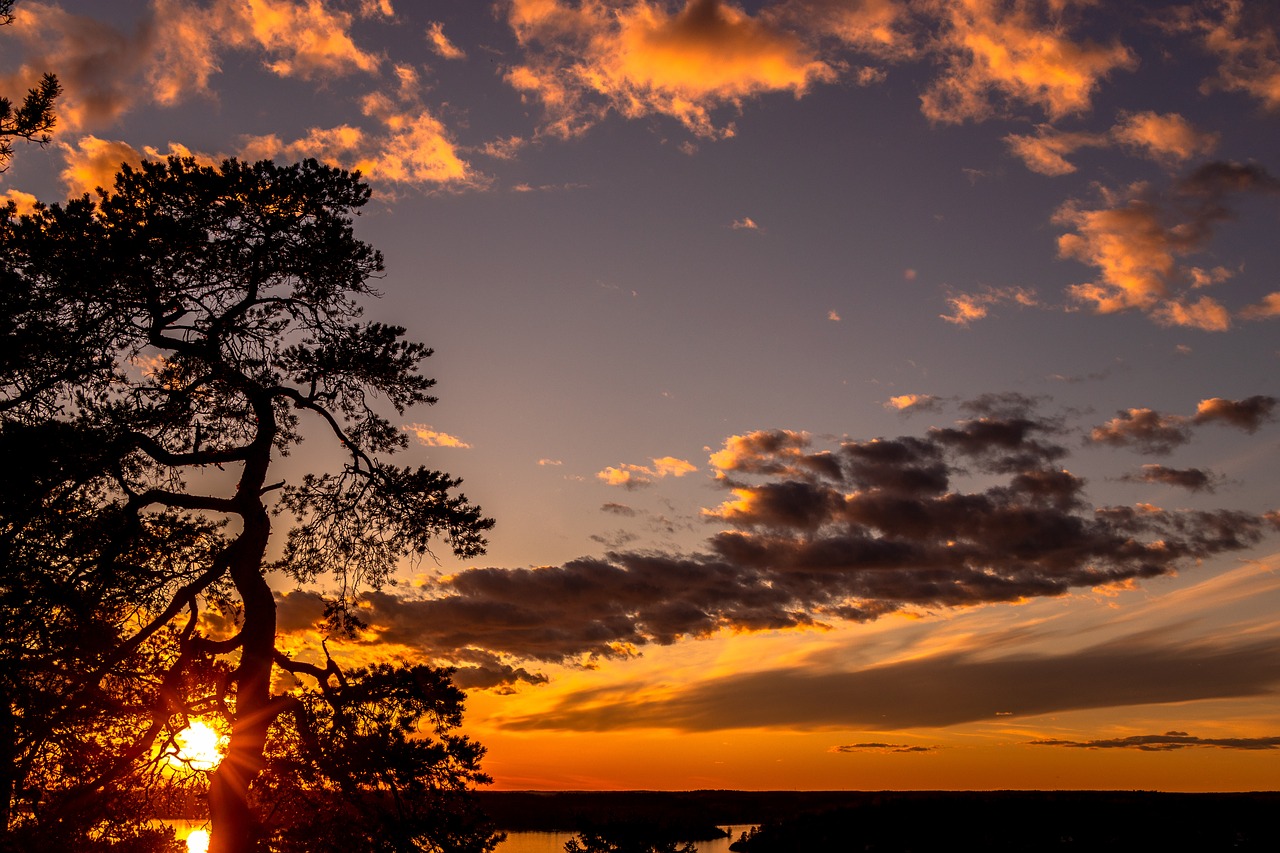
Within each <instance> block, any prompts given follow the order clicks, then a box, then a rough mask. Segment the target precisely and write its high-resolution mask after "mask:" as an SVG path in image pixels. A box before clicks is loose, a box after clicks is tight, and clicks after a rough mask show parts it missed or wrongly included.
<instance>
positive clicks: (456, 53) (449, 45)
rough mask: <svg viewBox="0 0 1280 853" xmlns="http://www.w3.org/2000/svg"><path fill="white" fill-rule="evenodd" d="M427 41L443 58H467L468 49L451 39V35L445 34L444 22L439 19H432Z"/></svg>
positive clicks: (428, 27)
mask: <svg viewBox="0 0 1280 853" xmlns="http://www.w3.org/2000/svg"><path fill="white" fill-rule="evenodd" d="M427 43H428V44H430V45H431V49H432V50H434V51H435V52H436V55H437V56H440V57H441V58H443V59H466V58H467V53H466V51H464V50H462V49H461V48H459V47H458V46H457V45H455V44H454V43H453V42H451V41H449V37H448V36H446V35H445V34H444V24H442V23H440V22H439V21H432V22H431V23H430V24H429V25H428V26H427Z"/></svg>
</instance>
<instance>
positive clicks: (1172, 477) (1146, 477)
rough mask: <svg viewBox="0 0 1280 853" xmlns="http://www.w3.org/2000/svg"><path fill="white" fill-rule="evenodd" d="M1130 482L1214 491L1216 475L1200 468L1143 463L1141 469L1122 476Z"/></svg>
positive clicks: (1195, 490) (1196, 490)
mask: <svg viewBox="0 0 1280 853" xmlns="http://www.w3.org/2000/svg"><path fill="white" fill-rule="evenodd" d="M1120 479H1121V480H1123V481H1125V482H1128V483H1160V484H1163V485H1166V486H1178V487H1179V488H1183V489H1188V490H1190V491H1193V492H1212V491H1213V489H1214V480H1215V478H1214V475H1213V473H1212V472H1210V471H1203V470H1201V469H1199V468H1166V467H1165V466H1163V465H1143V466H1142V469H1141V470H1140V471H1136V472H1133V473H1130V474H1125V475H1124V476H1123V477H1121V478H1120Z"/></svg>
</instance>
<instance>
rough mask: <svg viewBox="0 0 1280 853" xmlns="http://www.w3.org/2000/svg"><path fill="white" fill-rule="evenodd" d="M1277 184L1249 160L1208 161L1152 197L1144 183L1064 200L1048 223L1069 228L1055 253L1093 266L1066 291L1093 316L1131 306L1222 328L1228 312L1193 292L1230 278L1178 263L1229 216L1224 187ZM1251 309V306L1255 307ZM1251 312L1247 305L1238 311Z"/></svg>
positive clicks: (1161, 319)
mask: <svg viewBox="0 0 1280 853" xmlns="http://www.w3.org/2000/svg"><path fill="white" fill-rule="evenodd" d="M1277 188H1278V182H1276V181H1275V179H1273V178H1271V176H1270V175H1267V174H1266V173H1265V172H1264V171H1262V170H1260V169H1258V168H1256V167H1252V166H1240V165H1237V164H1231V163H1210V164H1207V165H1205V166H1202V167H1200V168H1199V169H1197V170H1196V172H1195V173H1193V174H1192V175H1191V176H1189V177H1187V178H1185V179H1183V180H1182V181H1181V182H1180V183H1179V184H1178V186H1177V188H1176V190H1175V192H1174V193H1172V194H1170V195H1168V196H1160V195H1157V194H1155V193H1153V192H1152V191H1151V190H1150V188H1149V187H1148V186H1147V185H1145V184H1135V185H1133V186H1130V187H1128V188H1126V189H1124V190H1121V191H1118V192H1116V191H1107V190H1103V191H1102V205H1101V206H1098V207H1087V206H1085V205H1084V204H1082V203H1081V202H1079V201H1070V202H1068V203H1067V204H1065V205H1063V206H1062V207H1061V208H1060V209H1059V210H1058V212H1057V213H1056V214H1055V215H1054V222H1055V223H1057V224H1059V225H1064V226H1067V227H1068V228H1070V229H1072V231H1071V233H1067V234H1063V235H1062V236H1061V237H1059V238H1058V254H1059V255H1060V256H1061V257H1064V258H1073V259H1075V260H1078V261H1081V262H1083V263H1086V264H1089V265H1091V266H1093V267H1096V268H1097V270H1098V277H1097V278H1096V279H1095V280H1094V281H1091V282H1085V283H1081V284H1076V285H1072V286H1071V287H1070V288H1068V293H1069V294H1070V295H1071V297H1072V298H1073V299H1075V300H1077V301H1078V302H1082V303H1085V304H1087V305H1090V306H1091V307H1092V308H1093V309H1094V310H1095V311H1097V312H1098V313H1101V314H1111V313H1116V312H1120V311H1127V310H1131V309H1136V310H1139V311H1143V312H1144V313H1146V314H1147V315H1148V316H1150V317H1151V318H1152V319H1154V320H1155V321H1156V322H1158V323H1160V324H1162V325H1166V326H1182V327H1188V328H1196V329H1203V330H1206V331H1224V330H1226V329H1228V328H1230V326H1231V312H1230V311H1229V310H1228V309H1227V308H1226V307H1225V306H1224V305H1222V304H1221V303H1220V302H1219V301H1218V300H1216V299H1214V298H1213V297H1210V296H1207V295H1200V296H1198V297H1196V298H1195V299H1192V297H1191V291H1194V290H1200V289H1203V288H1206V287H1209V286H1212V285H1215V284H1218V283H1221V282H1223V281H1226V280H1227V279H1229V278H1231V277H1232V275H1233V273H1232V271H1230V270H1228V269H1226V268H1225V267H1222V266H1218V267H1214V268H1212V269H1203V268H1201V267H1197V266H1193V265H1190V264H1187V263H1186V262H1185V260H1184V259H1185V258H1187V257H1188V256H1190V255H1192V254H1194V253H1196V252H1199V251H1201V250H1202V249H1204V248H1205V246H1206V245H1207V244H1208V242H1209V240H1210V238H1211V237H1212V236H1213V230H1214V227H1215V225H1216V224H1217V223H1218V222H1220V221H1221V220H1223V219H1226V218H1228V217H1229V216H1230V211H1229V210H1228V209H1227V208H1226V207H1224V206H1223V205H1222V203H1221V200H1222V197H1223V196H1224V195H1226V194H1227V193H1230V192H1239V191H1244V190H1261V191H1265V192H1276V191H1277ZM1255 307H1256V306H1255ZM1243 313H1244V314H1247V315H1249V316H1253V312H1252V311H1251V309H1245V311H1244V312H1243Z"/></svg>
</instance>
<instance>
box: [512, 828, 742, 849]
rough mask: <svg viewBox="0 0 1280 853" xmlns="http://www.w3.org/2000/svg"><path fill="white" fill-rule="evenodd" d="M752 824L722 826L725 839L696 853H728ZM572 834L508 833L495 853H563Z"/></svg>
mask: <svg viewBox="0 0 1280 853" xmlns="http://www.w3.org/2000/svg"><path fill="white" fill-rule="evenodd" d="M752 826H754V824H749V823H744V824H741V825H739V826H722V827H720V828H721V829H724V830H727V831H728V832H729V836H728V837H727V838H716V839H713V840H711V841H699V842H697V847H698V853H729V845H730V844H731V843H733V842H734V841H737V840H738V836H739V835H741V834H742V833H743V832H745V831H746V830H748V829H750V828H751V827H752ZM574 834H575V833H572V832H508V833H507V840H506V841H504V842H502V843H501V844H499V845H498V848H497V850H496V851H495V853H564V843H565V842H566V841H568V840H569V839H570V838H573V836H574Z"/></svg>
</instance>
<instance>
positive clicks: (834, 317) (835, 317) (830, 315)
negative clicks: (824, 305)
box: [827, 308, 840, 323]
mask: <svg viewBox="0 0 1280 853" xmlns="http://www.w3.org/2000/svg"><path fill="white" fill-rule="evenodd" d="M827 319H828V320H830V321H831V322H833V323H839V322H840V314H839V312H837V311H836V310H835V309H834V308H833V309H831V310H830V311H828V312H827Z"/></svg>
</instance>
